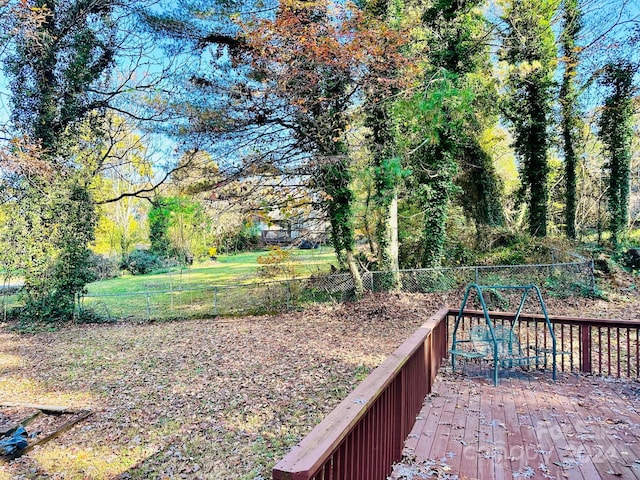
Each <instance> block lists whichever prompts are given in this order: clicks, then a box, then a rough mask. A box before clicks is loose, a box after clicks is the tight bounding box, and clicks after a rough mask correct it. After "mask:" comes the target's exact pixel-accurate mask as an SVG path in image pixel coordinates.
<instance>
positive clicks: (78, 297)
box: [76, 292, 82, 322]
mask: <svg viewBox="0 0 640 480" xmlns="http://www.w3.org/2000/svg"><path fill="white" fill-rule="evenodd" d="M76 301H77V302H78V308H77V309H76V322H78V321H80V317H81V316H82V306H81V305H80V292H77V293H76Z"/></svg>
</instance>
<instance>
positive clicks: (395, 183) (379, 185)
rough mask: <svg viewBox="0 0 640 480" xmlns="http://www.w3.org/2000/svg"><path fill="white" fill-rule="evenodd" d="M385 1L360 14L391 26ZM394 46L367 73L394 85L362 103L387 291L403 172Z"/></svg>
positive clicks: (394, 282)
mask: <svg viewBox="0 0 640 480" xmlns="http://www.w3.org/2000/svg"><path fill="white" fill-rule="evenodd" d="M388 10H389V2H388V1H387V0H372V1H370V2H367V3H366V5H365V7H364V11H365V13H366V14H367V15H370V16H372V17H373V18H375V19H376V20H377V21H378V22H381V24H382V23H385V24H388V25H392V21H391V20H390V18H389V17H390V15H389V11H388ZM399 46H400V45H395V48H396V51H395V52H388V55H387V58H388V60H389V61H388V63H386V64H382V65H381V64H378V67H382V69H383V70H382V71H371V72H369V73H370V75H375V76H379V77H386V78H394V79H396V81H395V82H393V83H391V84H389V83H382V82H369V83H368V88H367V90H366V92H365V93H366V97H365V101H364V106H363V107H364V108H363V111H364V115H365V119H364V123H365V126H366V127H368V128H369V133H368V135H367V140H368V142H367V143H368V147H369V150H370V152H371V163H372V169H373V186H374V194H373V201H374V203H375V205H376V207H377V210H378V212H379V214H378V216H377V222H376V226H375V238H376V243H377V245H378V248H377V257H378V269H380V270H385V271H391V272H394V273H393V274H392V276H391V287H392V288H400V286H401V285H400V273H399V269H400V263H399V260H398V253H399V245H398V191H399V188H400V186H401V183H402V178H403V177H404V176H405V174H406V172H405V171H404V170H403V168H402V162H401V159H400V157H399V155H398V152H397V151H396V150H397V149H396V145H395V138H394V119H393V117H392V109H391V106H392V100H393V98H394V97H395V95H396V94H397V92H398V89H399V87H400V85H399V83H398V82H397V79H398V77H399V76H400V75H401V71H400V70H401V68H402V67H403V65H402V63H401V62H400V60H401V59H402V58H403V57H401V56H400V55H398V54H399V51H398V47H399Z"/></svg>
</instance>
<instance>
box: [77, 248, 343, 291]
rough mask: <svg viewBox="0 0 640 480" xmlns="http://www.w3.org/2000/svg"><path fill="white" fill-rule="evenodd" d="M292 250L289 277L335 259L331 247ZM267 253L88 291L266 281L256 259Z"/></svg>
mask: <svg viewBox="0 0 640 480" xmlns="http://www.w3.org/2000/svg"><path fill="white" fill-rule="evenodd" d="M290 252H291V255H292V258H291V262H290V266H291V267H292V268H293V269H294V272H295V273H294V275H289V276H287V278H291V277H292V276H294V277H309V276H311V275H313V274H318V273H328V272H329V270H330V265H331V264H332V263H333V264H335V263H336V257H335V253H334V251H333V249H332V248H330V247H322V248H319V249H315V250H300V249H292V250H290ZM267 254H268V251H267V250H265V251H256V252H244V253H238V254H236V255H220V256H218V258H217V260H215V261H205V262H201V263H195V264H194V265H192V266H190V267H188V268H182V269H180V268H174V269H172V270H171V271H169V272H163V273H158V274H151V275H135V276H134V275H128V274H125V275H123V276H121V277H119V278H114V279H110V280H103V281H101V282H94V283H92V284H90V285H89V286H88V291H89V293H90V294H119V293H130V292H136V291H146V290H149V289H151V290H171V289H176V288H194V287H202V286H213V285H229V284H234V283H247V282H256V281H265V278H264V277H260V276H258V267H260V264H259V263H258V260H257V259H258V257H260V256H265V255H267ZM280 278H282V277H280ZM269 280H271V279H269Z"/></svg>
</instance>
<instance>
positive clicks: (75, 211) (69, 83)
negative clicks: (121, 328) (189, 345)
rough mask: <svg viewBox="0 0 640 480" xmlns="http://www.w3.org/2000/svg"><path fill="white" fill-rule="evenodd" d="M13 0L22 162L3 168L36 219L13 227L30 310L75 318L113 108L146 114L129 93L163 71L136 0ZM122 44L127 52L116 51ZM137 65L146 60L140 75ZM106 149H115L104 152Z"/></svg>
mask: <svg viewBox="0 0 640 480" xmlns="http://www.w3.org/2000/svg"><path fill="white" fill-rule="evenodd" d="M9 3H10V5H12V6H14V7H15V8H13V9H11V10H9V13H8V14H6V15H7V16H8V17H7V18H8V21H9V28H10V31H13V32H15V35H14V36H13V37H12V38H11V39H10V41H9V43H8V44H6V52H5V54H4V55H3V58H2V60H3V63H4V67H5V72H6V76H7V78H8V80H9V87H10V91H11V102H10V104H11V105H10V108H11V112H10V123H9V126H8V127H7V136H8V137H9V139H10V142H7V143H4V144H3V145H1V147H2V150H3V154H2V156H4V157H6V158H10V159H12V164H13V165H15V167H16V168H12V169H3V170H2V171H0V175H2V178H1V180H2V187H3V188H2V189H1V190H0V192H2V193H5V194H6V198H7V201H9V202H11V203H12V204H13V205H14V208H13V209H12V210H11V211H12V214H15V215H16V216H20V215H23V216H24V218H27V219H29V220H28V222H18V221H16V222H14V223H15V225H23V227H24V229H23V230H22V231H19V230H16V229H15V228H9V229H7V230H5V232H6V233H7V234H9V235H14V236H16V239H17V240H18V241H19V242H22V243H23V245H22V254H21V255H22V256H21V260H22V267H23V268H24V271H25V288H24V292H25V296H26V309H25V315H28V316H29V317H31V318H37V319H43V320H47V319H58V318H60V319H62V318H69V317H70V316H71V315H72V310H73V298H74V294H75V293H77V292H78V291H80V290H81V289H82V288H83V287H84V285H85V284H86V282H87V281H89V280H90V276H89V274H88V270H87V269H88V263H87V262H88V258H89V254H90V252H89V250H88V248H87V243H88V242H89V241H90V240H91V239H92V238H93V235H94V228H95V223H96V210H95V202H94V199H93V191H92V189H93V186H92V181H93V179H94V177H95V176H96V175H99V174H100V172H101V171H102V168H103V166H104V164H105V162H106V160H107V158H108V157H109V149H108V148H103V147H104V144H105V140H108V136H106V134H105V129H104V125H105V122H104V118H105V115H106V112H107V111H108V110H116V111H121V112H123V113H128V114H129V116H131V117H135V118H138V119H140V118H142V117H141V116H139V115H138V114H137V113H136V112H134V111H133V108H131V105H130V103H128V104H123V103H120V102H119V98H121V97H122V96H124V95H128V94H129V92H131V91H135V90H138V89H149V90H150V89H152V88H153V87H155V85H156V84H155V83H154V82H152V81H151V78H157V76H161V75H162V73H157V72H156V73H157V75H153V74H152V75H150V76H145V75H144V72H143V71H142V69H143V63H142V62H141V58H142V56H144V55H146V54H147V53H148V47H144V46H141V45H140V43H138V42H139V41H140V38H139V37H138V36H137V33H136V32H134V31H133V29H132V28H131V27H132V19H133V10H134V9H132V8H131V9H129V7H131V6H132V5H131V4H128V3H126V2H120V1H115V0H19V1H18V0H16V1H14V0H10V2H9ZM25 9H26V10H28V11H31V12H36V13H37V16H36V17H35V19H33V21H32V24H31V25H30V27H29V28H19V25H20V24H21V22H22V21H23V17H24V15H23V13H22V12H23V10H25ZM3 13H4V12H3ZM7 18H5V19H3V20H7ZM134 36H135V41H134ZM124 53H127V55H124ZM132 53H133V54H132ZM118 54H120V55H121V56H120V57H119V58H120V61H116V56H117V55H118ZM129 54H132V55H129ZM116 64H117V65H118V67H119V68H120V69H122V70H123V74H122V75H121V76H120V77H118V80H117V81H115V80H113V79H114V78H115V77H116V76H115V75H112V73H113V70H114V69H115V67H116ZM127 68H131V69H132V70H133V69H138V70H139V71H137V72H136V75H138V77H136V76H135V75H134V74H133V73H132V71H126V70H127ZM136 78H138V79H140V78H144V80H136ZM143 116H146V115H143ZM147 118H148V117H147ZM24 147H27V148H28V149H30V151H31V152H33V153H34V155H37V158H36V159H34V158H33V156H31V157H32V158H30V159H28V160H25V156H24V155H18V154H17V150H19V149H20V148H24ZM99 150H104V151H105V152H106V153H105V154H104V155H96V154H95V152H96V151H99ZM36 167H37V168H36ZM65 203H68V204H69V205H68V208H67V209H65V207H64V205H65ZM9 223H11V222H9ZM70 275H71V276H73V278H72V277H69V276H70Z"/></svg>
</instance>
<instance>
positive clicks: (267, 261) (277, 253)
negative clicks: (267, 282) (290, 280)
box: [256, 247, 294, 278]
mask: <svg viewBox="0 0 640 480" xmlns="http://www.w3.org/2000/svg"><path fill="white" fill-rule="evenodd" d="M291 259H292V255H291V252H290V251H288V250H283V249H281V248H280V247H271V248H270V249H269V253H267V254H266V255H260V256H259V257H258V258H257V259H256V260H257V261H258V263H259V264H260V266H259V267H258V273H259V274H260V275H261V276H264V277H270V278H271V277H276V276H278V275H287V274H293V270H294V269H293V265H291Z"/></svg>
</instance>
